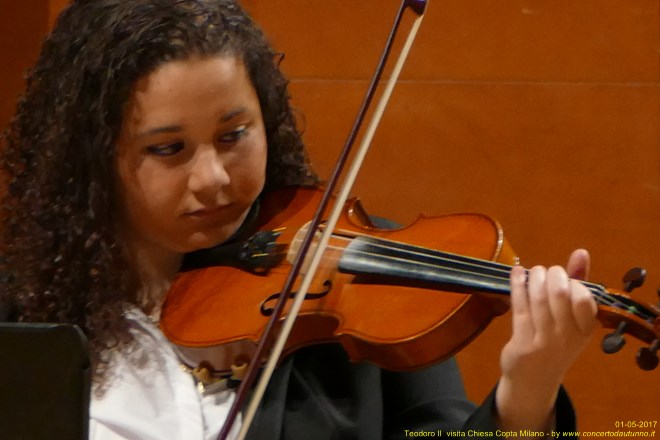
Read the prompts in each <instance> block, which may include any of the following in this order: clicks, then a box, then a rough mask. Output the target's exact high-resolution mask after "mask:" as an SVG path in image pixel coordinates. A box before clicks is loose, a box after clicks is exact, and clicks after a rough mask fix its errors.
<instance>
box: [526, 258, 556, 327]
mask: <svg viewBox="0 0 660 440" xmlns="http://www.w3.org/2000/svg"><path fill="white" fill-rule="evenodd" d="M546 277H547V271H546V268H545V267H543V266H535V267H533V268H532V269H531V270H530V271H529V280H528V282H527V286H528V287H527V288H528V292H529V293H528V295H529V304H530V310H531V315H532V320H533V325H534V329H535V331H536V333H535V336H539V335H541V334H542V333H543V332H546V331H548V329H551V328H552V327H553V325H554V322H553V318H552V313H551V311H550V306H549V303H548V290H547V286H546V279H547V278H546Z"/></svg>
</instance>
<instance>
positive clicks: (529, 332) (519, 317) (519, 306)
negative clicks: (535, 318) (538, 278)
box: [509, 266, 534, 343]
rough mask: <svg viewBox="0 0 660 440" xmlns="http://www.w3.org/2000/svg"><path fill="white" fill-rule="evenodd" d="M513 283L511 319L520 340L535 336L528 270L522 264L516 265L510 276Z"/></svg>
mask: <svg viewBox="0 0 660 440" xmlns="http://www.w3.org/2000/svg"><path fill="white" fill-rule="evenodd" d="M509 283H510V285H511V313H512V317H511V321H512V324H513V336H512V338H516V339H518V340H522V341H521V342H523V343H524V340H526V339H530V340H531V338H533V337H534V326H533V323H532V315H531V312H530V309H529V298H528V296H527V271H526V270H525V268H523V267H522V266H514V267H513V268H512V269H511V276H510V278H509Z"/></svg>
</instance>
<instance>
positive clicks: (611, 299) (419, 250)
mask: <svg viewBox="0 0 660 440" xmlns="http://www.w3.org/2000/svg"><path fill="white" fill-rule="evenodd" d="M369 244H370V245H372V246H374V247H381V248H383V249H389V250H397V251H400V252H407V253H409V254H411V255H421V256H424V257H425V258H431V259H437V260H439V261H444V262H451V263H458V264H459V265H461V267H465V269H452V268H449V267H447V266H445V265H438V267H440V268H443V269H445V270H447V269H448V270H454V271H455V272H458V273H466V274H470V275H477V276H482V277H483V276H484V274H483V273H482V272H480V271H479V269H484V268H488V269H491V270H494V272H496V273H499V274H501V275H499V276H498V275H495V276H494V277H495V278H496V279H500V280H504V281H506V280H508V278H509V272H510V270H511V268H512V267H511V266H508V265H506V264H502V263H497V262H493V261H488V260H481V259H477V258H472V257H466V256H464V255H456V254H452V253H448V252H442V251H436V250H433V249H428V248H423V247H419V246H413V245H409V244H406V243H400V242H397V241H392V240H387V239H381V238H375V237H369ZM409 248H412V249H414V250H413V251H410V250H409ZM352 252H355V251H352ZM374 255H379V256H380V257H381V258H383V257H384V258H388V256H387V255H380V254H374ZM402 260H405V259H402ZM418 263H421V262H418ZM427 265H428V264H427ZM429 266H433V265H429ZM472 268H476V269H477V270H473V269H472ZM526 272H529V271H528V270H527V269H526ZM580 283H582V284H583V285H584V286H585V287H587V289H588V290H589V291H590V292H591V294H592V295H593V296H594V298H595V299H596V301H598V302H599V303H601V304H603V305H607V306H610V307H616V308H618V309H624V310H626V311H627V312H629V313H631V314H633V315H635V316H637V317H639V318H640V319H644V320H652V319H653V316H650V315H647V314H645V313H644V311H642V310H639V309H638V308H637V307H635V306H628V305H627V304H625V303H624V302H622V301H621V300H619V299H618V298H616V297H615V296H613V295H611V294H610V293H609V292H608V291H607V289H606V288H605V287H603V286H602V285H599V284H595V283H590V282H587V281H580ZM649 312H650V311H649ZM651 313H652V312H651Z"/></svg>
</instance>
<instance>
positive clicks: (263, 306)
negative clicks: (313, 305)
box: [259, 280, 332, 316]
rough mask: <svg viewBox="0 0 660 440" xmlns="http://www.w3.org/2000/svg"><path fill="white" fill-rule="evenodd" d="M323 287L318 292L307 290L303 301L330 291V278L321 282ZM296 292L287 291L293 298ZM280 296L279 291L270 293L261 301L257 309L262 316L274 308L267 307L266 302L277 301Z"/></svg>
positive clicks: (321, 296) (313, 298)
mask: <svg viewBox="0 0 660 440" xmlns="http://www.w3.org/2000/svg"><path fill="white" fill-rule="evenodd" d="M323 287H324V289H323V290H321V291H320V292H316V293H315V292H307V294H306V295H305V301H307V300H315V299H320V298H323V297H324V296H326V295H327V294H328V293H330V291H331V290H332V281H330V280H325V281H324V282H323ZM296 293H297V292H291V293H289V298H294V297H295V296H296ZM280 296H281V293H274V294H272V295H270V296H269V297H268V298H266V299H265V300H263V301H262V303H261V305H260V307H259V310H260V311H261V314H262V315H263V316H270V315H272V314H273V311H274V310H275V309H274V308H273V307H267V304H268V303H269V302H271V301H277V300H278V299H279V298H280Z"/></svg>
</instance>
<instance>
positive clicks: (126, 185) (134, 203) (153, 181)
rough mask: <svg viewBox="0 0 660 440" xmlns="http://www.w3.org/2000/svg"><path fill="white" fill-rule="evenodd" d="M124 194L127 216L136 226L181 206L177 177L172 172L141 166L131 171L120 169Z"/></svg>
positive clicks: (141, 225) (159, 219)
mask: <svg viewBox="0 0 660 440" xmlns="http://www.w3.org/2000/svg"><path fill="white" fill-rule="evenodd" d="M120 179H121V187H122V190H121V198H120V200H119V202H120V206H123V209H124V211H125V212H124V218H125V219H126V220H127V221H128V223H129V225H130V226H132V227H133V228H135V229H142V228H144V227H145V226H147V227H148V224H149V222H150V221H151V222H153V221H162V220H163V218H166V217H165V216H166V214H172V213H173V212H175V211H176V209H177V203H176V194H177V184H176V182H177V180H178V179H177V178H176V176H175V175H173V173H171V172H164V170H160V171H159V172H158V170H152V169H150V168H149V167H148V166H140V167H137V168H134V169H132V170H131V172H128V171H127V170H123V172H122V170H120Z"/></svg>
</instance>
